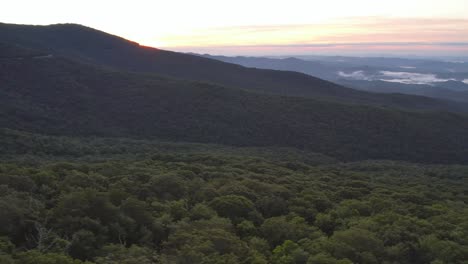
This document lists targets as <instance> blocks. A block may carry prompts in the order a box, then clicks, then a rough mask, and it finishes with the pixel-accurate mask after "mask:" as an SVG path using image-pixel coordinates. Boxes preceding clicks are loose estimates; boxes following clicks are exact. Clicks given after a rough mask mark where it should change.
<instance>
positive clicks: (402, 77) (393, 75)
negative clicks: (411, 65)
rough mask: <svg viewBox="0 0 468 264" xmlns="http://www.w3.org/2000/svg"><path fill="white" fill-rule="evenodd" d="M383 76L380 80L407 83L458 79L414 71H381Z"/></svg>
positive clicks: (427, 82) (429, 82)
mask: <svg viewBox="0 0 468 264" xmlns="http://www.w3.org/2000/svg"><path fill="white" fill-rule="evenodd" d="M380 73H381V74H382V78H381V79H380V80H382V81H386V82H398V83H405V84H432V83H436V82H447V81H456V80H455V79H442V78H438V77H437V76H436V75H435V74H430V73H413V72H392V71H380Z"/></svg>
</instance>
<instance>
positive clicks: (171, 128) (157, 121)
mask: <svg viewBox="0 0 468 264" xmlns="http://www.w3.org/2000/svg"><path fill="white" fill-rule="evenodd" d="M18 54H22V52H19V53H18ZM0 127H4V128H11V129H19V130H24V131H31V132H41V133H46V134H56V135H77V136H88V135H99V136H122V137H133V138H159V139H164V140H171V141H190V142H210V143H220V144H228V145H236V146H290V147H296V148H300V149H307V150H312V151H315V152H320V153H324V154H327V155H330V156H333V157H337V158H340V159H345V160H357V159H369V158H375V159H397V160H413V161H421V162H433V163H467V162H468V159H467V157H468V118H467V117H465V116H461V115H457V114H449V113H431V114H429V113H412V112H405V111H396V110H389V109H381V108H376V107H368V106H351V105H344V104H337V103H330V102H324V101H317V100H312V99H306V98H291V97H282V96H274V95H265V94H256V93H251V92H247V91H243V90H237V89H228V88H223V87H220V86H216V85H211V84H205V83H199V82H186V81H177V80H171V79H166V78H162V77H158V76H154V75H150V74H136V73H123V72H118V71H110V70H104V69H100V68H96V67H92V66H89V65H85V64H79V63H76V62H73V61H70V60H68V59H63V58H60V57H55V56H54V57H43V56H39V57H37V56H30V57H20V56H17V57H15V56H12V57H10V58H2V59H0Z"/></svg>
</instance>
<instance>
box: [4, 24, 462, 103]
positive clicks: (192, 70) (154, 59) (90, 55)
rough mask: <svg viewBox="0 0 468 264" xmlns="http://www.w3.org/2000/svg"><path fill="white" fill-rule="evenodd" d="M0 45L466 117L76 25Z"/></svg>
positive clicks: (416, 99)
mask: <svg viewBox="0 0 468 264" xmlns="http://www.w3.org/2000/svg"><path fill="white" fill-rule="evenodd" d="M0 40H1V42H6V43H10V44H14V45H21V46H23V47H29V48H33V49H38V50H43V51H44V52H46V53H50V54H56V55H62V56H66V57H69V58H74V59H80V60H82V61H84V62H88V63H93V64H100V65H105V66H109V67H113V68H116V69H120V70H126V71H137V72H150V73H157V74H159V75H165V76H169V77H173V78H178V79H187V80H198V81H205V82H212V83H216V84H221V85H223V86H227V87H234V88H243V89H248V90H254V91H261V92H266V93H272V94H280V95H288V96H300V97H309V98H316V99H318V98H321V99H327V100H332V101H339V102H347V103H357V104H369V105H377V106H385V107H398V108H404V109H413V110H414V109H416V110H435V111H457V112H468V106H467V105H466V104H460V103H456V102H450V101H443V100H437V99H432V98H426V97H420V96H412V95H383V94H375V93H369V92H364V91H357V90H353V89H349V88H345V87H343V86H340V85H337V84H334V83H331V82H328V81H324V80H321V79H318V78H315V77H312V76H309V75H306V74H302V73H297V72H291V71H275V70H262V69H253V68H246V67H242V66H239V65H235V64H230V63H225V62H221V61H217V60H213V59H208V58H203V57H200V56H195V55H188V54H182V53H177V52H170V51H165V50H160V49H155V48H149V47H143V46H140V45H138V44H137V43H135V42H131V41H128V40H125V39H122V38H120V37H116V36H113V35H110V34H107V33H104V32H101V31H98V30H95V29H92V28H88V27H84V26H81V25H75V24H58V25H51V26H26V25H12V24H0Z"/></svg>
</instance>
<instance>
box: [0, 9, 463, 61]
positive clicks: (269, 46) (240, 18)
mask: <svg viewBox="0 0 468 264" xmlns="http://www.w3.org/2000/svg"><path fill="white" fill-rule="evenodd" d="M1 1H2V3H1V8H0V22H4V23H16V24H35V25H48V24H55V23H78V24H82V25H85V26H89V27H93V28H96V29H99V30H103V31H106V32H109V33H112V34H115V35H118V36H121V37H124V38H127V39H130V40H133V41H136V42H138V43H140V44H142V45H146V46H152V47H157V48H164V49H169V50H175V51H183V52H197V53H210V54H222V55H295V54H301V55H307V54H319V55H320V54H322V55H420V56H467V57H468V0H392V1H385V0H353V1H351V0H288V1H284V0H283V1H277V0H269V1H264V0H236V1H232V0H230V1H223V0H217V1H215V0H196V1H195V0H185V1H182V0H167V1H165V0H152V1H150V0H132V1H122V0H113V1H107V0H81V1H67V0H41V1H37V0H1Z"/></svg>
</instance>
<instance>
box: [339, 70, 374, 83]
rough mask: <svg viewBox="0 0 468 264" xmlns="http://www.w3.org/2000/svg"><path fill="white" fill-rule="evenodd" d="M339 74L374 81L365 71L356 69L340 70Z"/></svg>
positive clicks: (349, 77) (354, 78) (348, 77)
mask: <svg viewBox="0 0 468 264" xmlns="http://www.w3.org/2000/svg"><path fill="white" fill-rule="evenodd" d="M338 75H339V76H341V77H344V78H347V79H353V80H366V81H372V78H370V77H369V76H367V75H366V74H365V73H364V71H354V72H351V73H345V72H342V71H340V72H338Z"/></svg>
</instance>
